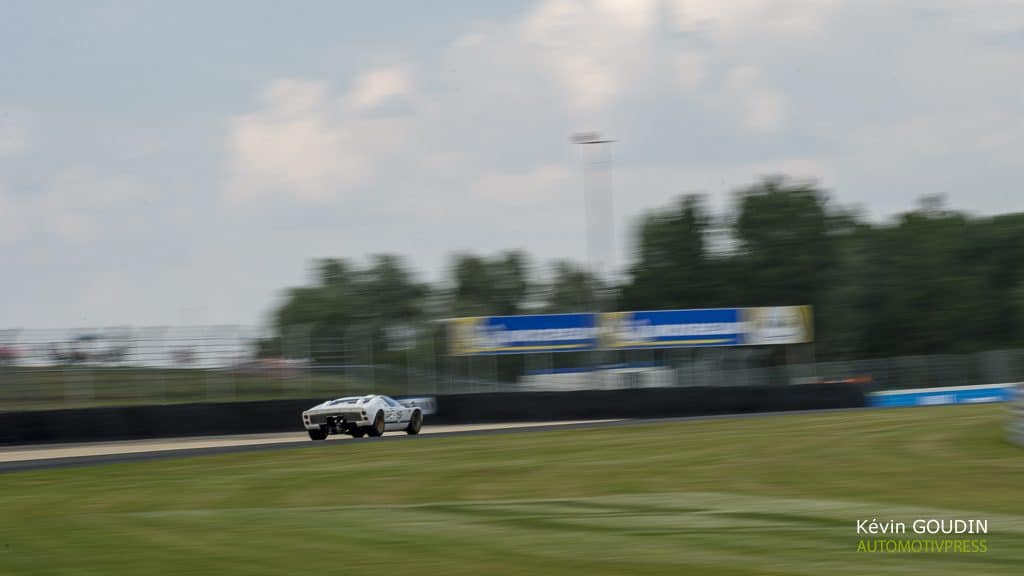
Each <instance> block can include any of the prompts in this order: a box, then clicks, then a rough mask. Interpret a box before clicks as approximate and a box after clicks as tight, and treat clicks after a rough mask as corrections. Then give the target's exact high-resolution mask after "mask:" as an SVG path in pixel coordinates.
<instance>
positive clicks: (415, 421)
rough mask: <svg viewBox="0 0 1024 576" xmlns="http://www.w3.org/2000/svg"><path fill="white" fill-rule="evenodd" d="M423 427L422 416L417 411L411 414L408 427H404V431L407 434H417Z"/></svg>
mask: <svg viewBox="0 0 1024 576" xmlns="http://www.w3.org/2000/svg"><path fill="white" fill-rule="evenodd" d="M422 426H423V414H422V413H420V411H419V410H417V411H416V412H413V413H412V418H410V419H409V425H408V426H406V428H405V431H406V433H408V434H419V433H420V428H421V427H422Z"/></svg>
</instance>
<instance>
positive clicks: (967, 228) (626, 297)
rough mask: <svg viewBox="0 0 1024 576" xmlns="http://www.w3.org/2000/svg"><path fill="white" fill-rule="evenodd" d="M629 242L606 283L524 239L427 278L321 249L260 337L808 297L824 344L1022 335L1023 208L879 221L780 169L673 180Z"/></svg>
mask: <svg viewBox="0 0 1024 576" xmlns="http://www.w3.org/2000/svg"><path fill="white" fill-rule="evenodd" d="M633 242H634V249H633V259H632V262H631V263H630V265H629V267H628V269H627V270H625V273H624V274H623V279H622V280H621V281H619V282H617V283H614V284H602V283H600V282H599V281H598V280H597V279H596V278H595V277H594V276H593V275H592V274H590V273H589V272H588V271H587V270H586V268H585V267H584V266H582V265H579V264H577V263H573V262H569V261H558V262H554V263H553V264H551V265H549V266H547V267H544V268H540V267H538V266H536V265H535V263H534V262H532V261H531V260H530V258H529V257H528V255H526V254H524V253H522V252H518V251H509V252H505V253H501V254H498V255H494V256H480V255H476V254H471V253H459V254H456V255H454V256H453V257H452V260H451V265H450V267H449V270H448V274H447V277H446V278H445V280H444V281H443V282H441V283H438V284H435V285H431V284H428V283H425V282H421V281H419V280H418V279H417V278H416V277H415V275H414V274H413V273H412V272H411V270H410V268H409V266H408V265H407V263H406V262H405V261H404V260H403V259H402V258H401V257H399V256H395V255H378V256H374V257H372V258H371V260H370V262H369V263H368V264H366V265H363V266H359V265H356V264H353V263H352V262H350V261H346V260H343V259H325V260H319V261H317V262H315V263H314V266H313V277H312V278H311V281H310V283H309V285H307V286H301V287H295V288H292V289H290V290H288V291H287V293H286V295H285V298H284V301H283V302H282V303H281V305H280V306H278V307H277V308H276V309H275V310H274V311H273V314H272V322H273V325H274V327H275V329H276V333H277V336H276V337H275V338H272V339H269V340H267V341H264V342H263V343H262V348H263V350H264V353H271V351H274V350H282V341H281V340H282V338H287V336H288V334H289V330H291V329H294V327H296V326H302V327H304V329H305V334H306V336H307V337H308V338H309V339H311V340H313V341H316V342H343V341H346V340H347V339H351V338H354V337H362V338H365V337H369V340H370V341H371V342H374V343H375V344H372V345H373V346H379V347H380V349H381V351H382V352H383V353H386V349H387V348H388V346H389V344H388V342H390V341H393V340H394V338H392V337H391V336H389V335H393V334H394V333H395V331H396V329H400V328H403V327H406V328H408V327H417V326H420V327H422V326H426V325H430V324H429V321H431V320H436V319H441V318H449V317H456V316H477V315H505V314H527V313H557V312H576V311H584V310H594V309H597V307H601V308H604V309H617V310H645V309H670V308H710V307H742V306H774V305H791V304H811V305H813V306H814V313H815V334H816V341H817V343H816V346H817V356H818V358H819V359H823V360H829V359H856V358H870V357H880V356H897V355H907V354H939V353H966V352H974V351H981V350H991V349H999V348H1010V347H1017V346H1021V345H1022V344H1024V213H1022V214H1005V215H999V216H993V217H976V216H972V215H970V214H967V213H964V212H961V211H955V210H951V209H948V208H947V207H946V206H945V203H944V201H943V199H942V198H941V197H936V196H932V197H926V198H923V199H921V200H920V202H919V204H918V206H917V207H916V208H915V209H914V210H912V211H909V212H906V213H904V214H900V215H898V216H896V217H894V218H891V219H889V220H887V221H885V222H881V223H873V222H870V221H869V220H868V219H867V218H866V217H864V216H863V215H862V214H861V213H859V212H858V211H857V210H856V209H852V208H849V207H846V206H843V205H841V204H839V203H837V202H836V201H835V200H834V199H833V198H831V197H830V195H829V194H828V193H827V192H825V191H824V190H823V189H822V188H820V187H819V186H818V185H816V184H814V183H809V182H800V181H793V180H787V179H785V178H781V177H774V178H766V179H764V180H762V181H759V182H757V183H755V184H753V185H751V186H748V187H746V188H743V189H741V190H738V191H737V192H735V193H734V196H733V198H732V202H731V206H730V207H729V208H728V209H727V210H726V211H725V213H721V214H715V213H713V212H712V211H711V210H710V209H709V207H708V202H707V198H706V197H705V196H703V195H700V194H686V195H682V196H680V197H679V198H678V199H676V200H675V201H674V202H673V203H672V204H671V205H669V206H666V207H662V208H659V209H656V210H653V211H651V212H649V213H648V214H646V215H645V216H644V217H643V218H642V219H641V221H640V222H638V223H637V226H636V228H635V234H634V238H633ZM427 332H430V331H427ZM398 333H406V334H408V333H410V332H409V331H408V330H406V331H405V332H402V331H401V330H399V332H398ZM415 333H422V330H420V331H419V332H415ZM330 348H331V347H330V346H329V345H328V346H318V347H316V350H318V352H315V354H314V355H315V356H316V355H323V354H330V353H331V351H330ZM315 359H316V358H315Z"/></svg>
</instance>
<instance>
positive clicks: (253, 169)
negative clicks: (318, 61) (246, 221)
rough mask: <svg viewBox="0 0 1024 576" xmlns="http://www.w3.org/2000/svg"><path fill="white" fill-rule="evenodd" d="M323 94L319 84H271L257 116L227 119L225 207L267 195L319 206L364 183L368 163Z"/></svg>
mask: <svg viewBox="0 0 1024 576" xmlns="http://www.w3.org/2000/svg"><path fill="white" fill-rule="evenodd" d="M328 92H329V90H328V88H327V86H326V85H324V84H322V83H318V82H309V81H304V80H276V81H274V82H271V83H270V84H269V85H268V86H266V87H265V88H264V90H263V94H262V98H261V106H260V108H259V109H258V110H257V111H256V112H254V113H251V114H245V115H242V116H237V117H235V118H232V119H231V121H230V123H229V127H228V134H227V141H226V148H227V183H226V186H225V190H224V195H225V197H226V199H227V200H228V201H229V202H230V203H232V204H241V203H245V202H248V201H252V200H255V199H259V198H263V197H268V196H283V197H286V198H291V199H294V200H298V201H302V202H323V201H326V200H330V199H333V198H335V197H337V196H338V195H339V194H341V193H342V192H344V191H347V190H349V189H351V188H354V187H357V186H360V185H365V184H366V183H367V181H368V179H369V178H370V174H371V169H372V167H371V164H370V159H369V158H368V157H367V156H366V153H365V152H364V151H363V150H361V149H360V145H359V140H358V137H357V135H356V134H354V133H352V131H351V130H349V129H346V127H345V125H344V124H343V123H342V122H341V121H340V119H339V118H338V113H337V111H336V110H334V108H333V107H332V102H333V99H332V98H330V97H329V94H328Z"/></svg>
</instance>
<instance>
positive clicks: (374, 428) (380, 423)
mask: <svg viewBox="0 0 1024 576" xmlns="http://www.w3.org/2000/svg"><path fill="white" fill-rule="evenodd" d="M366 433H367V434H369V435H370V436H373V437H377V436H382V435H384V413H383V412H377V415H376V416H374V417H373V424H372V425H370V428H369V429H367V431H366Z"/></svg>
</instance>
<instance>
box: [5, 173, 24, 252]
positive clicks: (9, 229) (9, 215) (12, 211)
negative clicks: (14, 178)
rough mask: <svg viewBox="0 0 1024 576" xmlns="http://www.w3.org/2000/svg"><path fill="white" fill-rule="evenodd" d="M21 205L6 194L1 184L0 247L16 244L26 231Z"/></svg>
mask: <svg viewBox="0 0 1024 576" xmlns="http://www.w3.org/2000/svg"><path fill="white" fill-rule="evenodd" d="M22 212H23V208H22V206H21V203H20V202H18V201H17V199H16V198H14V197H13V196H12V195H9V194H7V193H6V191H5V190H4V188H3V183H2V182H0V245H2V244H4V243H8V242H14V241H15V240H17V239H18V238H19V237H20V236H21V234H22V233H23V232H24V231H25V224H24V215H23V214H22Z"/></svg>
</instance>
